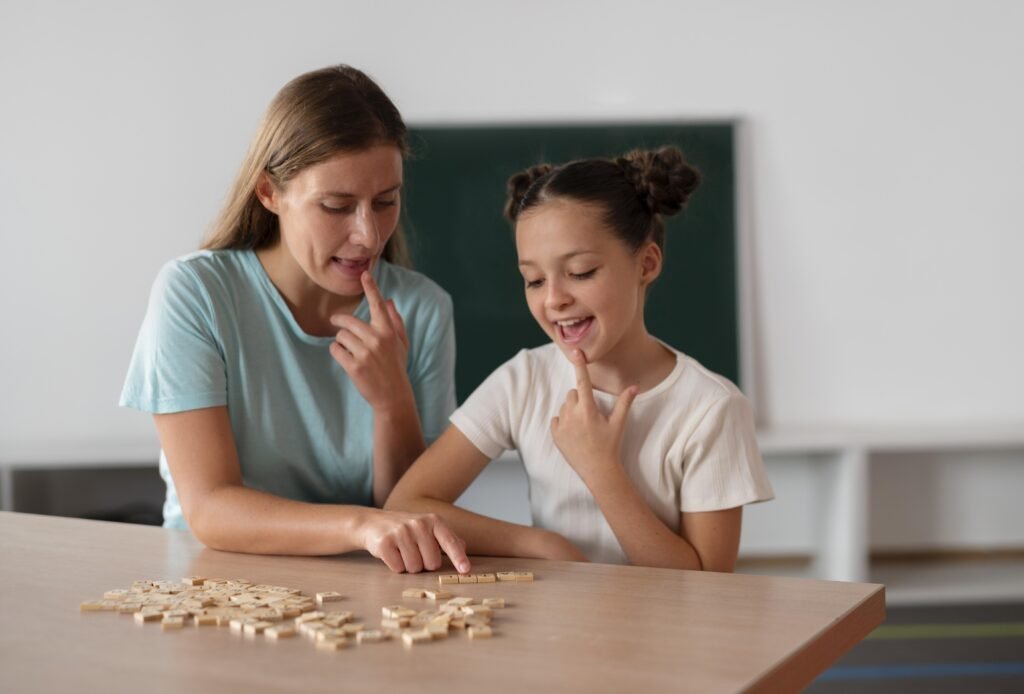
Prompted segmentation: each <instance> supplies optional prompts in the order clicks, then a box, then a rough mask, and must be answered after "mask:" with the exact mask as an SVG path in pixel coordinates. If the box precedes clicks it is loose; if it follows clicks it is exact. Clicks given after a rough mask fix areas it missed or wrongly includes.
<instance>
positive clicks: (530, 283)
mask: <svg viewBox="0 0 1024 694" xmlns="http://www.w3.org/2000/svg"><path fill="white" fill-rule="evenodd" d="M542 284H544V280H526V288H527V289H536V288H537V287H539V286H540V285H542Z"/></svg>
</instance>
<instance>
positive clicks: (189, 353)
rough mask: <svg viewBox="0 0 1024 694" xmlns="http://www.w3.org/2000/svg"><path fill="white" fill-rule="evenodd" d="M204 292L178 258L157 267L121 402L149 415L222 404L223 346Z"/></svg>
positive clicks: (224, 387) (224, 381) (224, 397)
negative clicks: (159, 268) (218, 338)
mask: <svg viewBox="0 0 1024 694" xmlns="http://www.w3.org/2000/svg"><path fill="white" fill-rule="evenodd" d="M215 334H216V333H215V329H214V316H213V310H212V306H211V302H210V300H209V296H208V294H207V293H206V291H205V290H204V288H203V286H202V283H201V282H200V280H199V278H198V276H196V274H195V273H194V272H193V271H192V270H191V269H190V268H189V267H188V266H187V264H186V263H184V262H182V261H172V262H170V263H168V264H166V265H164V267H163V268H162V269H161V270H160V273H159V274H158V275H157V278H156V281H155V282H154V283H153V289H152V291H151V293H150V297H149V304H148V306H147V308H146V316H145V318H144V319H143V322H142V328H141V330H140V331H139V337H138V340H137V341H136V343H135V351H134V352H133V353H132V359H131V363H130V365H129V367H128V376H127V378H126V379H125V384H124V388H123V390H122V392H121V401H120V404H121V406H122V407H131V408H133V409H137V410H142V411H143V412H151V413H154V414H161V413H170V412H183V411H185V410H194V409H199V408H202V407H214V406H218V405H225V404H227V378H226V376H225V363H224V356H223V349H222V346H221V345H220V343H219V341H218V340H217V338H216V336H215Z"/></svg>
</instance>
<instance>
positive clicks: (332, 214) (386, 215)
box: [259, 145, 402, 296]
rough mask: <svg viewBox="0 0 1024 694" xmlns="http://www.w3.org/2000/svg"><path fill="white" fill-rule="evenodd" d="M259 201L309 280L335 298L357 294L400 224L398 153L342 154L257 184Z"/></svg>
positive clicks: (383, 148) (387, 149)
mask: <svg viewBox="0 0 1024 694" xmlns="http://www.w3.org/2000/svg"><path fill="white" fill-rule="evenodd" d="M260 186H261V188H260V190H259V194H260V199H261V201H262V202H263V204H264V206H266V207H267V209H269V210H270V211H271V212H274V213H275V214H276V215H277V216H278V219H279V222H280V228H281V242H282V244H283V246H284V247H285V249H286V250H287V251H288V253H289V254H290V255H291V257H292V258H293V259H294V260H295V262H296V263H297V264H298V266H299V267H300V268H301V269H302V270H303V272H305V273H306V275H307V276H308V277H309V279H310V280H312V281H313V282H314V283H316V284H317V285H318V286H320V287H321V288H323V289H325V290H326V291H328V292H331V293H333V294H338V295H341V296H358V295H360V294H362V293H363V287H362V284H361V283H360V280H359V277H360V275H362V273H363V272H365V271H368V270H370V269H371V268H372V267H373V264H374V263H375V262H376V261H377V259H378V258H379V257H380V254H381V253H382V252H383V250H384V246H385V244H387V242H388V239H389V238H391V234H393V233H394V231H395V227H396V226H397V225H398V215H399V210H400V207H401V205H400V202H401V200H400V197H399V194H400V190H401V187H402V153H401V152H400V151H399V149H398V148H397V147H395V146H393V145H378V146H374V147H370V148H369V149H365V150H360V151H356V152H342V153H339V154H336V155H335V156H333V157H331V158H330V159H327V160H326V161H323V162H321V163H319V164H315V165H313V166H310V167H308V168H306V169H303V170H302V171H300V172H299V173H298V174H296V175H295V176H294V177H292V179H291V180H290V181H288V183H287V184H285V186H284V187H283V188H277V187H275V186H273V185H272V184H270V182H269V181H264V182H261V184H260Z"/></svg>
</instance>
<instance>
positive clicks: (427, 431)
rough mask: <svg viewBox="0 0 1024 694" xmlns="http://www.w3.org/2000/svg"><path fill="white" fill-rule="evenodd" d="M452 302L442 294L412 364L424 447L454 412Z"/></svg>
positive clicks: (428, 321) (410, 378)
mask: <svg viewBox="0 0 1024 694" xmlns="http://www.w3.org/2000/svg"><path fill="white" fill-rule="evenodd" d="M452 313H453V312H452V300H451V298H450V297H449V296H448V295H447V294H441V296H440V299H439V300H438V302H437V303H436V304H435V308H434V310H433V312H432V315H431V316H430V317H429V319H428V320H427V327H426V330H425V331H424V333H423V337H422V338H421V343H420V344H419V345H418V346H416V354H415V355H414V358H413V359H412V360H411V362H412V363H411V366H410V373H409V381H410V382H411V383H412V388H413V393H414V394H415V397H416V409H417V411H418V412H419V415H420V424H421V426H422V427H423V438H424V439H426V442H427V445H429V444H431V443H433V442H434V441H436V440H437V439H438V437H440V436H441V433H442V432H443V431H444V429H445V428H446V427H447V426H448V415H450V414H451V413H452V411H453V410H454V409H455V320H454V318H453V316H452Z"/></svg>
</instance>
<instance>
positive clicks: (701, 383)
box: [662, 342, 746, 405]
mask: <svg viewBox="0 0 1024 694" xmlns="http://www.w3.org/2000/svg"><path fill="white" fill-rule="evenodd" d="M662 344H663V345H665V347H666V348H667V349H669V350H671V351H672V352H673V353H675V355H676V368H675V370H674V371H673V373H672V375H671V376H670V377H669V378H668V379H666V380H667V381H670V383H666V384H665V385H666V386H668V387H670V388H671V389H672V390H674V391H675V392H676V394H677V396H678V395H680V394H681V395H683V396H685V397H686V399H687V400H690V401H691V402H694V403H695V404H697V403H705V404H707V405H710V404H712V403H715V402H719V401H721V400H724V399H732V398H740V399H743V398H745V397H746V396H744V395H743V393H742V391H740V389H739V388H738V387H737V386H736V384H735V383H733V382H732V381H731V380H729V379H728V378H726V377H725V376H723V375H722V374H720V373H716V372H715V371H712V370H711V369H709V368H707V367H706V366H704V365H703V364H701V363H700V361H698V360H697V359H696V358H694V357H692V356H690V355H688V354H686V353H684V352H681V351H680V350H678V349H676V348H674V347H672V346H671V345H668V344H666V343H664V342H662Z"/></svg>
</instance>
